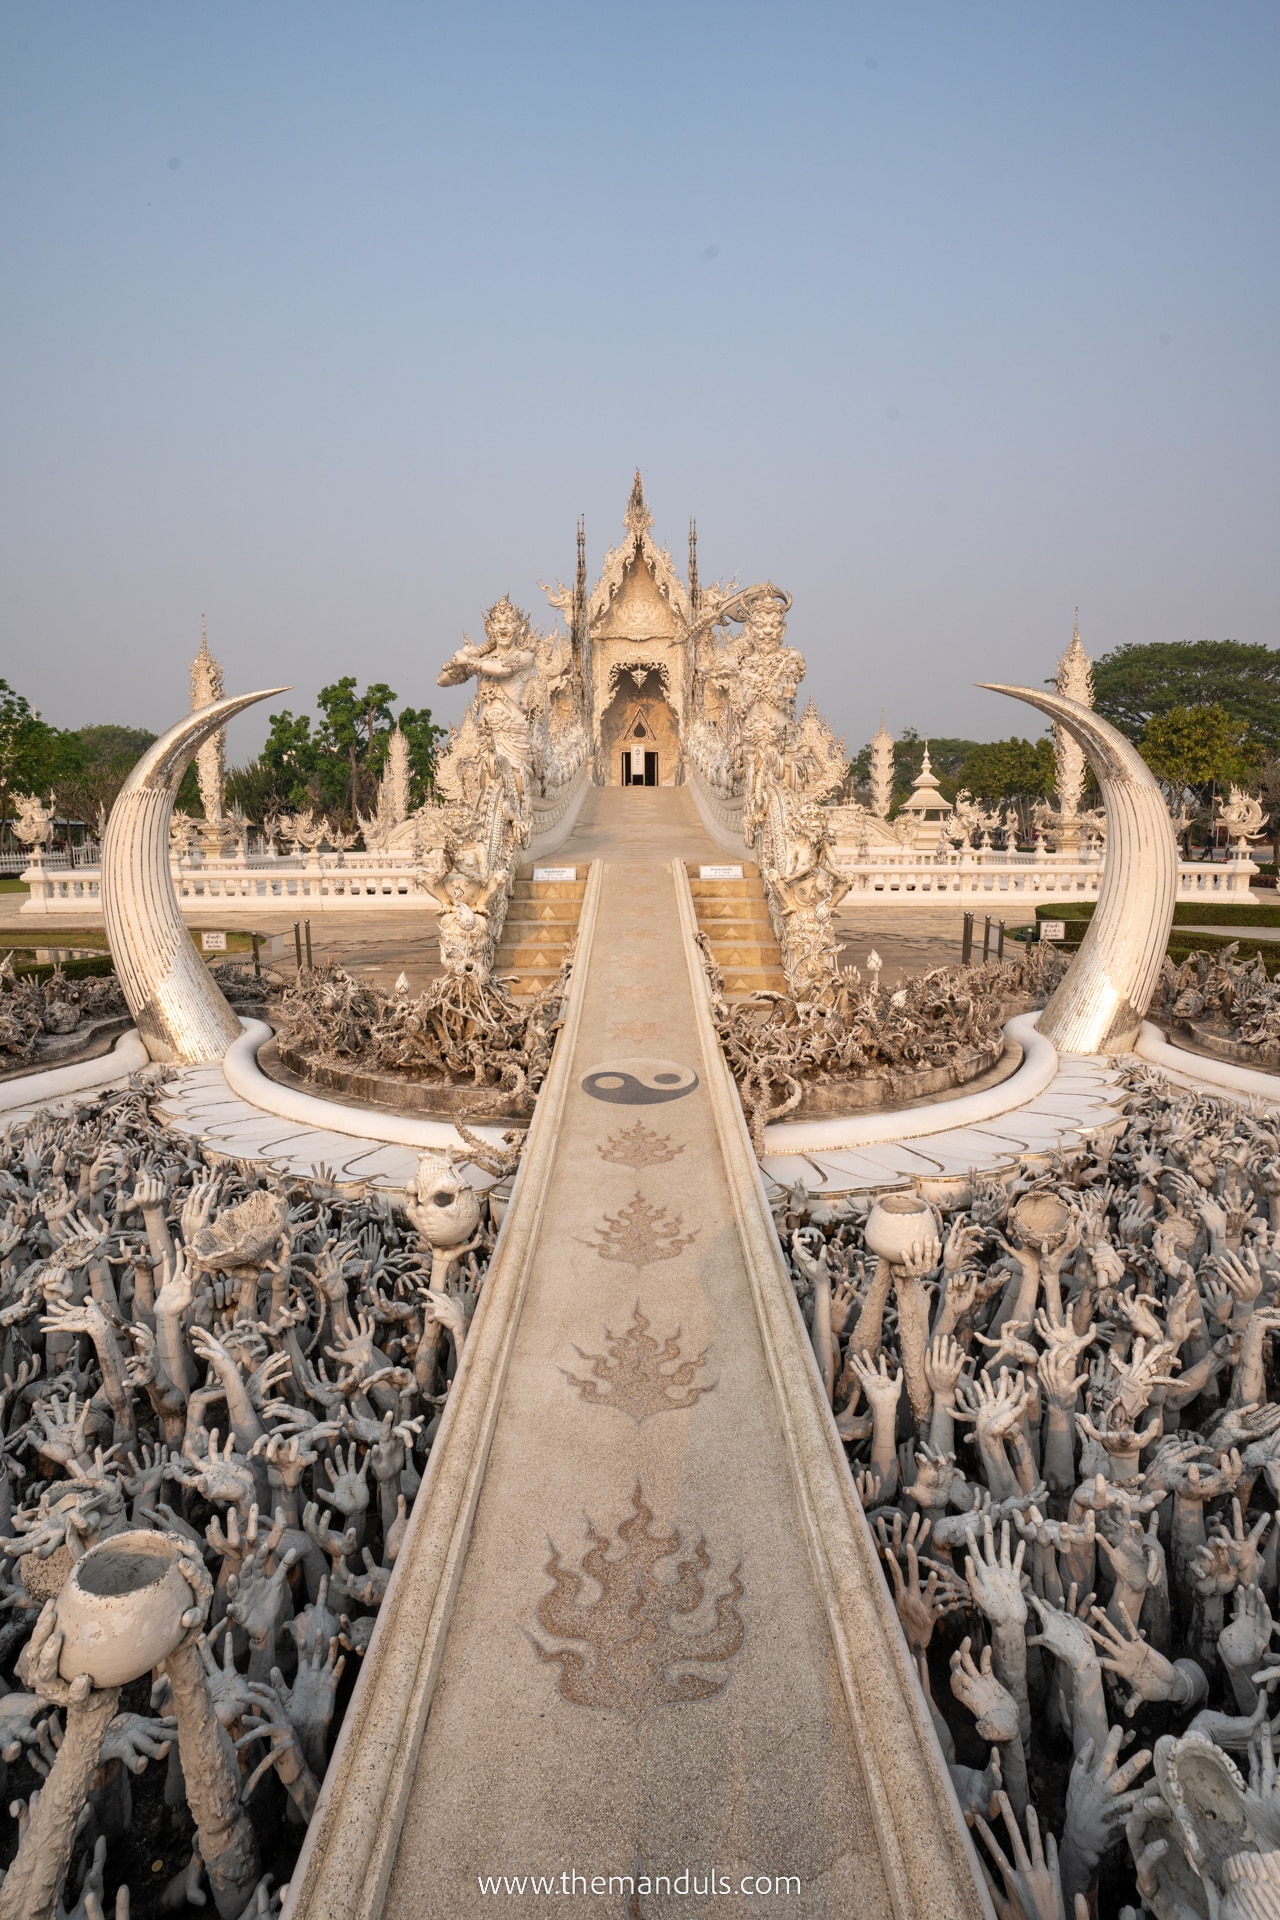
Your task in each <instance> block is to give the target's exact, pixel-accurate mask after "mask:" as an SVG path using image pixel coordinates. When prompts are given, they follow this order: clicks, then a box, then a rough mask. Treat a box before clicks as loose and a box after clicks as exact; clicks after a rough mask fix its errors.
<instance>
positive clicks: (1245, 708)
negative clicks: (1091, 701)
mask: <svg viewBox="0 0 1280 1920" xmlns="http://www.w3.org/2000/svg"><path fill="white" fill-rule="evenodd" d="M1093 684H1094V692H1095V696H1096V701H1097V708H1098V712H1099V713H1100V714H1101V715H1102V717H1103V719H1104V720H1110V721H1111V722H1112V724H1113V725H1114V726H1117V727H1119V728H1120V731H1121V732H1122V733H1125V734H1127V735H1128V737H1129V738H1130V740H1133V741H1135V742H1140V741H1141V740H1142V738H1143V736H1144V733H1145V730H1146V727H1147V723H1148V721H1150V720H1153V719H1155V718H1157V717H1158V716H1159V715H1161V714H1166V713H1169V712H1170V711H1171V710H1172V709H1174V708H1181V709H1187V708H1191V707H1220V708H1222V709H1223V710H1224V711H1225V712H1226V713H1228V714H1230V715H1231V716H1232V717H1233V719H1235V720H1237V721H1240V722H1242V723H1244V724H1245V725H1247V726H1248V727H1249V729H1250V731H1251V733H1252V735H1253V737H1254V739H1255V740H1258V741H1260V742H1261V743H1262V745H1263V746H1264V747H1268V748H1271V749H1273V750H1275V749H1280V649H1277V648H1273V647H1264V646H1257V645H1254V644H1251V643H1248V642H1245V641H1242V640H1161V641H1154V642H1152V643H1150V644H1148V645H1146V646H1126V647H1117V648H1116V649H1115V651H1114V652H1113V653H1107V654H1104V655H1103V656H1102V658H1101V659H1100V660H1096V661H1095V662H1094V667H1093Z"/></svg>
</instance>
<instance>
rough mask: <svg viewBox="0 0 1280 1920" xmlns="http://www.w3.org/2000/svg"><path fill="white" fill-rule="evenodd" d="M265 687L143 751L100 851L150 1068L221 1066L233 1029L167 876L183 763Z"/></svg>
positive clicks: (125, 981)
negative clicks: (154, 1063) (162, 1063)
mask: <svg viewBox="0 0 1280 1920" xmlns="http://www.w3.org/2000/svg"><path fill="white" fill-rule="evenodd" d="M288 691H289V689H288V688H287V687H266V688H264V689H263V691H262V692H261V693H239V694H237V695H236V696H235V697H234V699H231V700H215V701H214V702H213V703H212V704H211V705H210V706H207V707H199V708H197V710H196V711H195V713H191V714H188V715H187V716H186V718H185V719H183V720H179V722H178V724H177V726H176V727H170V729H169V731H168V733H165V734H162V735H161V737H160V738H159V739H158V740H157V741H156V742H155V744H154V745H153V746H150V747H148V748H147V750H146V752H145V753H144V754H143V756H142V758H141V759H140V760H139V761H138V764H137V766H136V767H135V768H134V769H133V772H132V773H131V774H130V775H129V778H128V779H127V780H126V781H125V783H124V785H123V787H121V789H120V795H119V798H118V799H117V801H116V803H115V805H114V807H112V809H111V818H110V819H109V820H108V822H107V831H106V833H105V834H104V835H103V841H102V910H103V914H104V917H105V919H106V923H107V943H108V945H109V946H110V948H111V953H112V958H113V959H114V961H115V965H116V977H117V978H118V980H119V982H120V986H121V989H122V990H123V993H124V997H125V999H126V1000H127V1001H128V1003H129V1011H130V1013H132V1015H133V1017H134V1020H135V1022H136V1023H137V1028H138V1032H139V1034H140V1035H141V1037H142V1042H143V1045H144V1046H145V1047H146V1049H147V1052H148V1053H149V1054H150V1055H151V1058H152V1059H153V1060H176V1061H181V1062H183V1063H184V1064H188V1065H192V1064H195V1063H196V1062H199V1061H202V1060H220V1059H221V1058H222V1056H223V1054H224V1053H225V1052H226V1050H227V1048H228V1047H229V1046H230V1044H231V1042H232V1041H233V1040H238V1039H239V1037H240V1022H239V1021H238V1020H237V1018H236V1016H235V1014H234V1013H233V1012H232V1011H231V1008H230V1007H229V1006H228V1005H227V1003H226V1001H225V1000H224V999H223V997H222V994H221V993H220V992H219V991H218V988H217V986H216V985H215V983H214V980H213V976H212V975H211V974H210V972H209V969H208V967H206V966H205V964H204V962H203V960H202V959H201V958H200V956H199V954H198V953H197V951H196V948H195V945H194V943H193V941H192V939H191V935H190V934H189V933H188V931H187V929H186V927H185V926H184V925H183V921H182V915H181V914H180V913H179V911H178V901H177V896H176V894H175V893H174V891H173V880H172V878H171V876H170V873H169V818H170V815H171V814H172V812H173V800H174V795H175V794H176V793H177V791H178V785H179V782H180V781H181V779H182V776H183V773H184V772H185V771H186V767H187V762H188V761H189V760H190V759H191V757H192V755H193V754H194V753H195V751H196V748H197V747H199V746H200V745H201V743H202V742H203V741H204V740H206V739H207V738H208V737H209V735H210V734H211V733H213V732H215V731H216V730H217V728H219V727H220V726H222V725H224V724H225V722H226V721H228V720H229V719H230V718H231V717H232V715H233V714H236V713H242V712H243V711H244V709H245V708H246V707H251V706H253V704H254V702H255V701H257V700H269V699H271V697H272V696H273V695H274V694H277V693H287V692H288Z"/></svg>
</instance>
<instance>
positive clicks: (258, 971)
mask: <svg viewBox="0 0 1280 1920" xmlns="http://www.w3.org/2000/svg"><path fill="white" fill-rule="evenodd" d="M249 938H250V940H251V941H252V943H253V977H254V979H255V980H261V978H262V960H261V958H260V956H259V953H258V942H259V940H261V938H262V935H261V934H260V933H251V934H250V935H249Z"/></svg>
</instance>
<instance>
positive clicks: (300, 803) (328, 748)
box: [227, 674, 445, 825]
mask: <svg viewBox="0 0 1280 1920" xmlns="http://www.w3.org/2000/svg"><path fill="white" fill-rule="evenodd" d="M357 684H358V683H357V681H356V678H355V676H354V674H346V675H344V676H343V678H342V679H340V680H336V681H335V682H334V683H333V684H332V685H331V686H327V687H322V688H321V690H320V693H319V695H318V704H319V706H320V709H321V718H320V720H319V723H318V724H317V725H314V726H313V724H312V720H311V716H310V715H309V714H305V713H300V714H294V713H293V712H291V711H290V709H289V708H288V707H286V708H284V709H283V711H282V712H280V713H273V714H272V715H271V716H270V732H269V733H268V735H267V738H266V741H265V742H264V744H263V748H262V752H261V753H260V754H259V756H258V758H257V759H256V760H251V761H249V762H248V764H247V765H246V766H243V767H234V768H232V770H231V771H230V773H229V774H228V775H227V799H228V801H230V802H232V803H238V804H239V805H240V806H241V807H243V808H244V811H245V813H246V814H248V816H249V818H250V819H251V820H257V821H262V820H265V819H267V818H268V817H269V816H270V815H271V814H272V813H278V812H280V811H282V810H284V809H286V808H298V807H306V806H312V807H317V808H319V809H320V810H322V811H323V812H326V813H331V814H340V815H342V816H343V817H344V818H345V819H346V820H347V822H348V824H350V825H354V824H355V816H356V814H357V813H358V812H363V811H367V810H368V809H369V808H370V807H371V806H372V804H373V792H374V787H375V785H376V782H377V781H378V779H379V778H380V777H381V775H382V771H383V768H384V766H385V764H386V756H387V742H388V740H389V739H390V737H391V732H392V729H393V727H394V726H395V725H396V721H395V716H394V712H393V702H394V701H395V699H396V697H397V696H396V694H395V692H394V690H393V689H392V688H391V687H389V686H388V685H387V684H386V682H385V681H382V680H377V681H374V682H373V683H372V684H371V685H369V686H367V687H366V688H365V690H364V692H363V693H362V694H361V693H358V692H357V691H356V689H357ZM399 725H400V728H401V731H402V732H403V733H404V735H405V738H406V739H407V741H408V743H409V765H410V769H411V773H412V783H411V798H412V799H413V802H414V804H415V805H417V804H420V803H421V801H422V800H423V799H425V798H426V796H427V795H428V794H429V793H430V792H431V790H432V786H433V782H434V773H435V750H436V742H437V740H439V739H441V738H442V737H443V735H444V733H445V729H444V728H443V727H438V726H436V724H435V723H434V721H433V720H432V718H431V711H430V708H428V707H405V708H404V709H403V711H402V712H401V714H400V720H399Z"/></svg>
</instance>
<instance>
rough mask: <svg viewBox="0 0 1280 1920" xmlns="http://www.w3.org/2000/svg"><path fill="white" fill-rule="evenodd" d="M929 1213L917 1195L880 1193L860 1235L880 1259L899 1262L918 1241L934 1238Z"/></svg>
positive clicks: (935, 1229)
mask: <svg viewBox="0 0 1280 1920" xmlns="http://www.w3.org/2000/svg"><path fill="white" fill-rule="evenodd" d="M937 1232H938V1229H937V1226H936V1225H935V1222H934V1217H933V1210H932V1208H931V1207H930V1205H929V1203H928V1201H927V1200H922V1199H921V1198H920V1195H919V1194H918V1193H882V1194H881V1196H880V1198H879V1199H878V1200H877V1201H876V1203H875V1205H874V1207H872V1209H871V1212H870V1213H869V1214H868V1215H867V1225H866V1230H865V1234H864V1238H865V1240H866V1243H867V1246H868V1247H869V1248H870V1249H871V1252H872V1253H878V1254H879V1255H880V1258H881V1259H882V1260H896V1261H899V1262H901V1261H903V1260H905V1259H906V1257H907V1255H908V1253H909V1252H910V1251H911V1249H912V1247H913V1246H914V1245H915V1244H916V1242H917V1241H918V1240H931V1239H936V1238H937Z"/></svg>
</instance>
